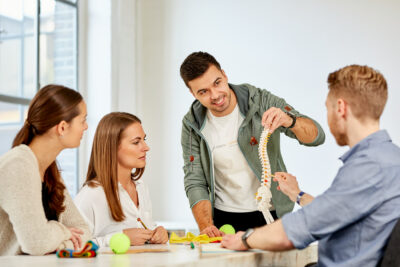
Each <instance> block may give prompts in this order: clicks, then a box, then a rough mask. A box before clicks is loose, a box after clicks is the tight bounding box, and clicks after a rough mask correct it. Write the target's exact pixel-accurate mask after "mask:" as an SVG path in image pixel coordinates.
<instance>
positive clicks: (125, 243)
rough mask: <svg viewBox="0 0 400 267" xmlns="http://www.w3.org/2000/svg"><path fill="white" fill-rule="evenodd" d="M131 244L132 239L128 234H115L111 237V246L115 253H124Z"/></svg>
mask: <svg viewBox="0 0 400 267" xmlns="http://www.w3.org/2000/svg"><path fill="white" fill-rule="evenodd" d="M130 246H131V240H130V239H129V237H128V236H127V235H126V234H123V233H118V234H114V235H113V236H112V237H111V239H110V248H111V250H112V251H113V252H114V253H115V254H124V253H125V252H126V251H127V250H128V249H129V247H130Z"/></svg>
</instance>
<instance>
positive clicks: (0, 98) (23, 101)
mask: <svg viewBox="0 0 400 267" xmlns="http://www.w3.org/2000/svg"><path fill="white" fill-rule="evenodd" d="M54 2H55V3H57V2H59V3H62V4H65V5H68V6H70V7H72V8H75V12H76V18H75V20H76V21H75V34H76V36H75V47H76V53H75V55H74V56H75V77H76V84H75V86H76V87H75V88H76V90H77V91H78V92H79V91H80V90H79V75H78V74H79V63H78V62H79V8H78V2H79V0H76V1H74V2H72V1H68V0H54ZM41 7H42V1H41V0H36V10H35V17H34V21H35V26H36V27H35V29H34V33H33V34H34V38H35V41H34V42H35V45H36V51H35V52H36V54H35V56H36V62H35V65H36V68H35V75H34V77H35V78H36V88H35V92H38V91H39V89H40V88H41V87H42V86H41V84H40V74H41V72H40V55H41V53H40V35H41V31H40V19H41V17H40V16H41ZM0 34H1V32H0ZM24 36H25V35H24ZM24 36H23V37H24ZM23 37H22V38H23ZM22 49H24V47H23V46H22ZM20 68H22V70H20V71H21V72H22V73H23V68H24V64H21V67H20ZM23 86H24V85H23V84H21V85H20V88H19V90H20V92H22V90H23ZM31 100H32V98H26V97H23V96H14V95H8V94H2V93H0V102H3V103H7V104H17V105H20V106H19V107H20V108H19V109H20V112H21V115H22V113H23V110H24V109H25V108H27V107H28V106H29V103H30V102H31ZM19 123H22V124H23V123H24V118H23V116H22V117H21V121H19V122H18V123H16V122H12V123H4V124H1V125H0V127H2V126H8V125H16V124H19ZM0 130H1V129H0ZM74 164H75V166H76V170H75V183H76V187H75V188H76V189H78V188H79V153H78V150H77V151H76V157H75V163H74ZM75 191H77V190H75ZM75 193H77V192H70V194H72V195H74V194H75Z"/></svg>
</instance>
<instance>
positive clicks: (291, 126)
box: [285, 111, 296, 129]
mask: <svg viewBox="0 0 400 267" xmlns="http://www.w3.org/2000/svg"><path fill="white" fill-rule="evenodd" d="M285 113H286V114H287V115H288V116H289V117H291V118H292V120H293V122H292V124H291V125H290V126H289V127H287V129H291V128H293V127H294V126H295V125H296V116H295V115H294V114H293V113H292V112H290V111H287V112H285Z"/></svg>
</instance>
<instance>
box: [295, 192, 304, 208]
mask: <svg viewBox="0 0 400 267" xmlns="http://www.w3.org/2000/svg"><path fill="white" fill-rule="evenodd" d="M304 194H305V193H304V192H303V191H300V193H299V194H298V195H297V197H296V203H297V204H299V205H300V201H301V197H302V196H303V195H304Z"/></svg>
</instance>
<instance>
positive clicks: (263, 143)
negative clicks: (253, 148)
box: [256, 129, 274, 224]
mask: <svg viewBox="0 0 400 267" xmlns="http://www.w3.org/2000/svg"><path fill="white" fill-rule="evenodd" d="M270 136H271V133H270V132H269V129H264V131H263V132H262V133H261V136H260V143H259V144H258V155H259V157H260V160H261V166H262V176H261V179H262V180H261V185H260V187H259V188H258V190H257V193H256V203H257V208H258V210H259V211H261V212H262V213H263V215H264V218H265V221H266V222H267V224H270V223H273V222H274V218H273V217H272V215H271V212H270V211H269V210H270V208H271V207H272V204H271V199H272V194H271V179H272V176H273V175H272V174H271V165H270V163H269V158H268V153H267V144H268V141H269V138H270Z"/></svg>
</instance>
